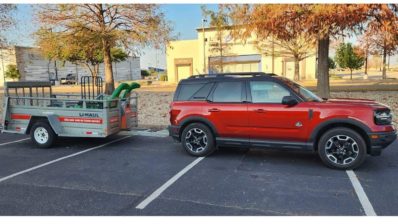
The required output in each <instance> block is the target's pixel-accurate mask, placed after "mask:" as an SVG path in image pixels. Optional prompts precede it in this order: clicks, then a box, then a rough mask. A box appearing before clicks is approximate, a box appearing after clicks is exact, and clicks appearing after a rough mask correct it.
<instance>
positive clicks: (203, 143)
mask: <svg viewBox="0 0 398 224" xmlns="http://www.w3.org/2000/svg"><path fill="white" fill-rule="evenodd" d="M170 123H171V125H170V126H169V132H170V136H172V137H173V138H174V139H175V140H177V141H180V142H181V143H182V146H183V147H184V149H185V150H186V151H187V152H188V153H189V154H191V155H194V156H206V155H209V154H210V153H212V152H213V151H214V150H215V149H216V148H217V147H220V146H227V147H245V148H253V147H260V148H271V149H295V150H309V151H316V152H317V153H318V154H319V156H320V158H321V159H322V161H323V162H324V163H325V164H326V165H327V166H329V167H332V168H338V169H354V168H357V167H358V166H359V165H361V164H362V162H363V161H364V160H365V157H366V155H367V154H370V155H374V156H375V155H380V153H381V151H382V149H384V148H386V147H387V146H388V145H390V144H391V143H392V142H393V141H394V140H395V139H397V134H396V131H395V129H394V126H393V125H392V113H391V110H390V108H388V107H387V106H386V105H383V104H380V103H377V102H375V101H372V100H366V99H321V98H319V97H318V96H316V95H315V94H314V93H312V92H311V91H309V90H307V89H306V88H304V87H302V86H300V85H299V84H297V83H295V82H292V81H291V80H289V79H286V78H283V77H280V76H277V75H274V74H265V73H236V74H235V73H234V74H217V75H197V76H192V77H190V78H188V79H184V80H181V81H180V83H179V84H178V87H177V90H176V92H175V95H174V100H173V102H172V104H171V110H170Z"/></svg>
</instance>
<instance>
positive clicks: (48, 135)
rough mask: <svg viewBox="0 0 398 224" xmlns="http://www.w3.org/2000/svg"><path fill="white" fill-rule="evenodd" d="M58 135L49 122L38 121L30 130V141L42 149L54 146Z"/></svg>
mask: <svg viewBox="0 0 398 224" xmlns="http://www.w3.org/2000/svg"><path fill="white" fill-rule="evenodd" d="M55 138H56V134H55V133H54V131H53V129H52V128H51V126H50V125H49V124H48V123H47V122H43V121H38V122H36V123H35V124H34V125H33V126H32V128H31V129H30V139H31V140H32V141H33V142H34V143H35V144H36V145H37V146H39V147H40V148H49V147H51V146H52V145H53V143H54V141H55Z"/></svg>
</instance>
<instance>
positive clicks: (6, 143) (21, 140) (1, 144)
mask: <svg viewBox="0 0 398 224" xmlns="http://www.w3.org/2000/svg"><path fill="white" fill-rule="evenodd" d="M28 139H30V138H24V139H19V140H16V141H12V142H5V143H0V146H3V145H9V144H12V143H17V142H23V141H26V140H28Z"/></svg>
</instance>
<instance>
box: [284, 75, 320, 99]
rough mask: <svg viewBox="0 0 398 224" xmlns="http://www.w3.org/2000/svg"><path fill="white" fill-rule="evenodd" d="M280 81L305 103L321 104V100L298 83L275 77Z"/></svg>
mask: <svg viewBox="0 0 398 224" xmlns="http://www.w3.org/2000/svg"><path fill="white" fill-rule="evenodd" d="M277 78H278V79H280V80H281V81H283V82H284V83H285V84H286V85H288V86H289V87H290V88H291V89H292V90H293V91H294V92H295V93H296V94H297V95H299V96H301V97H302V98H303V99H304V100H305V101H309V102H321V101H322V98H320V97H319V96H317V95H315V93H313V92H311V91H310V90H308V89H306V88H304V87H302V86H301V85H299V84H298V83H295V82H293V81H292V80H290V79H287V78H285V77H277Z"/></svg>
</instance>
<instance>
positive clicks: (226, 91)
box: [213, 82, 243, 103]
mask: <svg viewBox="0 0 398 224" xmlns="http://www.w3.org/2000/svg"><path fill="white" fill-rule="evenodd" d="M242 89H243V83H242V82H219V83H218V84H217V86H216V89H215V90H214V93H213V102H220V103H236V102H242Z"/></svg>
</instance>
